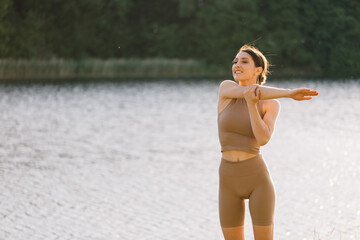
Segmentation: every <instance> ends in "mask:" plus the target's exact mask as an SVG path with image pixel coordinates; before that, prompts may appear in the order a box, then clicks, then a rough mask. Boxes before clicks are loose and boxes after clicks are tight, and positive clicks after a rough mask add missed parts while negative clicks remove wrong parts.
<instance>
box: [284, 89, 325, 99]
mask: <svg viewBox="0 0 360 240" xmlns="http://www.w3.org/2000/svg"><path fill="white" fill-rule="evenodd" d="M317 95H319V93H318V92H317V91H315V90H311V89H308V88H297V89H294V90H291V91H290V98H292V99H294V100H297V101H302V100H310V99H312V96H317Z"/></svg>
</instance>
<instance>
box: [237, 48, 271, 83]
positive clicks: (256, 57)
mask: <svg viewBox="0 0 360 240" xmlns="http://www.w3.org/2000/svg"><path fill="white" fill-rule="evenodd" d="M239 52H246V53H247V54H249V55H250V56H251V58H252V59H253V61H254V63H255V66H256V67H262V69H263V70H262V72H261V73H260V75H259V78H258V79H257V80H256V83H257V84H259V85H262V84H263V83H265V81H266V75H267V74H269V62H268V60H267V59H266V57H265V56H264V54H262V52H260V50H259V49H257V48H256V47H254V46H251V45H248V44H245V45H244V46H242V47H241V48H240V50H239V51H238V53H239Z"/></svg>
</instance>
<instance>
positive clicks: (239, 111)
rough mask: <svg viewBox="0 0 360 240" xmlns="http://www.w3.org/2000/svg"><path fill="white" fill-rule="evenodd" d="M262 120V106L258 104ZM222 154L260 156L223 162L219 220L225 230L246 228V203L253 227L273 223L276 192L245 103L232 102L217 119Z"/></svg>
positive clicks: (244, 101) (221, 164)
mask: <svg viewBox="0 0 360 240" xmlns="http://www.w3.org/2000/svg"><path fill="white" fill-rule="evenodd" d="M258 110H259V113H260V116H261V117H263V114H262V104H261V102H260V101H259V102H258ZM218 131H219V140H220V144H221V152H223V151H228V150H240V151H244V152H248V153H252V154H257V155H256V156H254V157H251V158H249V159H246V160H243V161H239V162H232V161H229V160H226V159H224V158H221V163H220V167H219V216H220V224H221V226H222V227H223V228H226V227H237V226H243V225H244V220H245V199H249V209H250V214H251V219H252V222H253V224H254V225H257V226H267V225H271V224H273V222H274V210H275V190H274V186H273V183H272V179H271V177H270V174H269V171H268V168H267V166H266V163H265V161H264V160H263V158H262V155H261V154H260V146H259V145H258V144H257V142H256V139H255V136H254V133H253V131H252V128H251V121H250V115H249V110H248V107H247V103H246V100H245V99H244V98H233V99H232V100H231V102H230V103H229V104H228V105H227V106H226V107H225V109H224V110H222V111H221V112H220V113H219V115H218Z"/></svg>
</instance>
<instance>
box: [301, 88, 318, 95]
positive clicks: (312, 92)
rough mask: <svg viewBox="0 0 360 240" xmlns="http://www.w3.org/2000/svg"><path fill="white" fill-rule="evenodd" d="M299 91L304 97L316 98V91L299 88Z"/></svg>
mask: <svg viewBox="0 0 360 240" xmlns="http://www.w3.org/2000/svg"><path fill="white" fill-rule="evenodd" d="M299 91H300V92H301V93H303V94H304V95H305V96H317V95H319V93H318V92H317V91H316V90H311V89H309V88H300V89H299Z"/></svg>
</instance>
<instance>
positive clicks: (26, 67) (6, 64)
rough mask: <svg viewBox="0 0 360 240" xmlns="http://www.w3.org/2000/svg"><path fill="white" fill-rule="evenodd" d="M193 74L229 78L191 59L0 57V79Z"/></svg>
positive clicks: (301, 73)
mask: <svg viewBox="0 0 360 240" xmlns="http://www.w3.org/2000/svg"><path fill="white" fill-rule="evenodd" d="M194 78H195V79H198V78H207V79H232V76H231V68H230V66H229V67H221V66H216V65H211V64H207V63H206V62H205V61H202V60H195V59H161V58H153V59H82V60H67V59H57V58H53V59H28V60H27V59H18V60H16V59H0V83H1V82H6V83H11V82H34V81H35V82H37V81H40V82H41V81H45V80H46V81H50V82H53V81H55V82H57V81H69V80H72V79H75V80H84V81H85V80H97V79H107V80H122V79H134V80H137V79H194ZM269 78H276V79H278V80H281V79H289V78H290V79H293V78H302V79H324V78H327V79H339V77H337V76H335V77H334V76H332V77H329V76H325V75H324V74H322V73H321V72H320V70H316V71H314V70H311V69H300V70H299V69H289V68H284V69H281V70H278V69H276V68H275V70H273V72H272V73H271V74H270V75H269ZM347 78H349V79H354V78H355V79H356V78H358V76H350V77H347Z"/></svg>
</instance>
